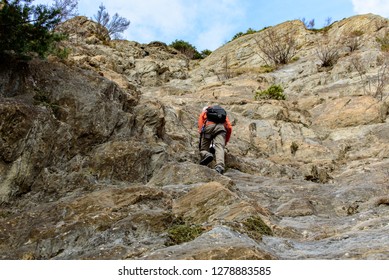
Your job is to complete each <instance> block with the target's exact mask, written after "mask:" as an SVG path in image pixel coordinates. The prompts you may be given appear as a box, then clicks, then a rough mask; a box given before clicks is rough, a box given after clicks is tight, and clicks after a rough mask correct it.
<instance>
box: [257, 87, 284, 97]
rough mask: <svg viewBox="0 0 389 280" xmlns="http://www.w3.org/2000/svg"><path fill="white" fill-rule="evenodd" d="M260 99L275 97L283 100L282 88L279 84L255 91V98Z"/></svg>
mask: <svg viewBox="0 0 389 280" xmlns="http://www.w3.org/2000/svg"><path fill="white" fill-rule="evenodd" d="M260 99H275V100H285V99H286V96H285V94H284V89H283V88H282V87H281V86H280V85H272V86H270V87H269V88H268V89H266V90H263V91H257V92H256V93H255V100H260Z"/></svg>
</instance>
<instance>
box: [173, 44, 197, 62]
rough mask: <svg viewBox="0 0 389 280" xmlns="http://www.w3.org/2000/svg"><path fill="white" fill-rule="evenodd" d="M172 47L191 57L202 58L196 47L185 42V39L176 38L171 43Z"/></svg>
mask: <svg viewBox="0 0 389 280" xmlns="http://www.w3.org/2000/svg"><path fill="white" fill-rule="evenodd" d="M170 47H172V48H175V49H176V50H177V51H179V52H180V53H182V54H184V55H185V56H186V57H188V58H189V59H201V58H202V55H201V54H200V53H199V52H198V51H197V49H196V47H195V46H193V45H192V44H190V43H188V42H185V41H184V40H175V41H174V42H172V43H171V44H170Z"/></svg>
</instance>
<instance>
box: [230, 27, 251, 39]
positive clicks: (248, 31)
mask: <svg viewBox="0 0 389 280" xmlns="http://www.w3.org/2000/svg"><path fill="white" fill-rule="evenodd" d="M256 32H257V31H255V30H254V29H252V28H249V29H247V31H246V33H243V32H238V33H236V34H235V35H234V37H232V39H231V41H233V40H235V39H238V38H240V37H242V36H244V35H248V34H254V33H256Z"/></svg>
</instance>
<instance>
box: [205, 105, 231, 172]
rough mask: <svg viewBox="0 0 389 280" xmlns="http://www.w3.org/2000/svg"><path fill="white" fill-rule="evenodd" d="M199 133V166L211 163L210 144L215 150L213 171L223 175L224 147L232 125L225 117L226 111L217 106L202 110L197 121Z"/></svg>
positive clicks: (228, 138)
mask: <svg viewBox="0 0 389 280" xmlns="http://www.w3.org/2000/svg"><path fill="white" fill-rule="evenodd" d="M198 129H199V133H200V142H199V150H200V156H201V160H200V164H201V165H208V164H209V163H210V162H212V161H213V158H214V156H213V154H212V153H211V151H210V147H211V144H213V145H212V147H213V148H214V149H215V158H216V165H215V170H216V171H217V172H218V173H220V174H223V173H224V168H225V165H224V147H225V146H226V145H227V143H228V141H229V140H230V137H231V133H232V125H231V122H230V120H229V119H228V117H227V113H226V111H225V110H224V109H223V108H222V107H220V106H219V105H214V106H207V107H204V108H203V111H202V112H201V114H200V116H199V120H198Z"/></svg>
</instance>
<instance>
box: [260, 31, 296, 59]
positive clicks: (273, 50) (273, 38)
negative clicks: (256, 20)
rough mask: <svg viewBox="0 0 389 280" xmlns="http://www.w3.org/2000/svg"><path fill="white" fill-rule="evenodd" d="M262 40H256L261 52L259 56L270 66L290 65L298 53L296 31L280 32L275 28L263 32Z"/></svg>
mask: <svg viewBox="0 0 389 280" xmlns="http://www.w3.org/2000/svg"><path fill="white" fill-rule="evenodd" d="M261 34H262V36H261V39H258V38H254V40H255V41H256V43H257V45H258V48H259V50H260V52H259V53H258V55H259V56H260V57H261V58H262V59H263V61H264V62H265V63H266V64H268V65H271V64H273V65H276V66H278V65H284V64H288V63H289V62H290V61H291V60H292V58H293V57H294V56H295V54H296V53H297V49H298V47H297V41H296V36H295V31H293V30H292V29H290V30H286V31H283V32H278V31H276V30H275V29H274V28H267V29H264V30H263V31H261Z"/></svg>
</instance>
